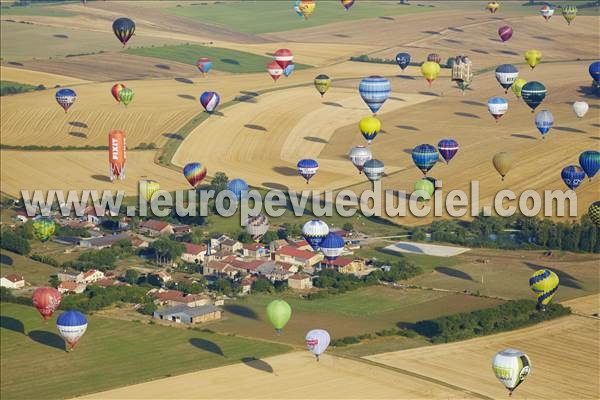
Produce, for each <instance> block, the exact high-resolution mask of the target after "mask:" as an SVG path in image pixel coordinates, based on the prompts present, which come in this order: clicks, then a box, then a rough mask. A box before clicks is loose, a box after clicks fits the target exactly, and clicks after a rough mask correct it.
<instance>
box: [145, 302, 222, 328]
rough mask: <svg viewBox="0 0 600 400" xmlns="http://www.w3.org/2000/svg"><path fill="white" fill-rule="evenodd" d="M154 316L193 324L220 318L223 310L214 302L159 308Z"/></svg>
mask: <svg viewBox="0 0 600 400" xmlns="http://www.w3.org/2000/svg"><path fill="white" fill-rule="evenodd" d="M154 318H157V319H161V320H163V321H169V322H175V323H178V324H187V325H192V324H199V323H202V322H208V321H214V320H217V319H220V318H221V310H219V309H218V308H217V307H215V306H213V305H212V304H210V305H205V306H200V307H188V306H186V305H180V306H175V307H169V308H163V309H160V310H157V311H155V312H154Z"/></svg>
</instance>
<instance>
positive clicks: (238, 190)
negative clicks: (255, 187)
mask: <svg viewBox="0 0 600 400" xmlns="http://www.w3.org/2000/svg"><path fill="white" fill-rule="evenodd" d="M227 190H229V191H231V192H232V193H233V195H234V196H235V198H236V199H238V200H239V199H241V198H242V195H243V194H244V192H247V191H248V184H247V183H246V181H245V180H243V179H239V178H236V179H232V180H230V181H229V183H228V184H227Z"/></svg>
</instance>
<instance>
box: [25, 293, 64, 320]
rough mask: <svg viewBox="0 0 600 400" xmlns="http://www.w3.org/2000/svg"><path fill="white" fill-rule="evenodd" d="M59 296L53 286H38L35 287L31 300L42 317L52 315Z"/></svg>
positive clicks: (59, 299)
mask: <svg viewBox="0 0 600 400" xmlns="http://www.w3.org/2000/svg"><path fill="white" fill-rule="evenodd" d="M61 299H62V298H61V296H60V293H59V292H58V290H56V289H54V288H53V287H40V288H37V289H35V291H34V292H33V296H31V301H32V302H33V306H34V307H35V308H37V310H38V311H39V312H40V314H41V315H42V317H43V318H44V319H48V318H50V317H51V316H52V314H53V313H54V311H56V309H57V308H58V306H60V301H61Z"/></svg>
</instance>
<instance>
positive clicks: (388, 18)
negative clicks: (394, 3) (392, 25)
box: [378, 17, 394, 21]
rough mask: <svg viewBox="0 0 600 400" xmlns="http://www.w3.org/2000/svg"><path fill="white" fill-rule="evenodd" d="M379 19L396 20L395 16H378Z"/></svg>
mask: <svg viewBox="0 0 600 400" xmlns="http://www.w3.org/2000/svg"><path fill="white" fill-rule="evenodd" d="M378 18H379V19H385V20H387V21H394V18H393V17H378Z"/></svg>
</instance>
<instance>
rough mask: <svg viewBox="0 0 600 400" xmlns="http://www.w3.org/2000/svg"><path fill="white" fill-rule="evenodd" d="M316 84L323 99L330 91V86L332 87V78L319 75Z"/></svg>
mask: <svg viewBox="0 0 600 400" xmlns="http://www.w3.org/2000/svg"><path fill="white" fill-rule="evenodd" d="M314 83H315V88H316V89H317V92H319V93H320V94H321V97H323V96H324V95H325V93H327V91H328V90H329V86H331V78H330V77H328V76H327V75H325V74H320V75H317V77H316V78H315V81H314Z"/></svg>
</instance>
